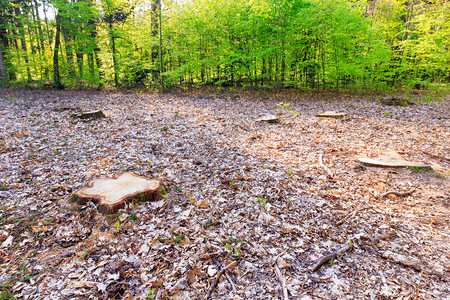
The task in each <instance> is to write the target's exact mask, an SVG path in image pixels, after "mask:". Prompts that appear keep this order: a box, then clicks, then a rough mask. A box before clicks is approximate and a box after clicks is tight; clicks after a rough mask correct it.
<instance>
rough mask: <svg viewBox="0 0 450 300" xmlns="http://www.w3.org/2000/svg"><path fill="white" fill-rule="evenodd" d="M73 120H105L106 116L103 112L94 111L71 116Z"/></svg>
mask: <svg viewBox="0 0 450 300" xmlns="http://www.w3.org/2000/svg"><path fill="white" fill-rule="evenodd" d="M71 117H72V118H78V119H83V120H86V119H93V120H96V119H100V118H104V117H105V114H104V113H103V112H102V111H101V110H93V111H85V112H82V113H79V114H73V115H71Z"/></svg>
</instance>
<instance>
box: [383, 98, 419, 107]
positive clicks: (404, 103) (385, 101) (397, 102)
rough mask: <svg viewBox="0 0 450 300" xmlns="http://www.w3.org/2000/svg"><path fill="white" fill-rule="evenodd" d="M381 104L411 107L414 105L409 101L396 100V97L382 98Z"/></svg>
mask: <svg viewBox="0 0 450 300" xmlns="http://www.w3.org/2000/svg"><path fill="white" fill-rule="evenodd" d="M381 104H384V105H388V106H410V105H411V106H412V105H415V104H416V103H414V102H413V101H409V100H408V99H402V98H396V97H384V98H383V99H381Z"/></svg>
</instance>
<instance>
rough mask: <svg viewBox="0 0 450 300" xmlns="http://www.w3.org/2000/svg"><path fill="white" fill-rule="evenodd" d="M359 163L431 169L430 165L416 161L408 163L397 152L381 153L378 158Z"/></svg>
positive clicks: (362, 160) (359, 160)
mask: <svg viewBox="0 0 450 300" xmlns="http://www.w3.org/2000/svg"><path fill="white" fill-rule="evenodd" d="M358 162H360V163H363V164H366V165H371V166H375V167H418V168H430V166H429V165H427V164H423V163H420V162H416V161H407V160H406V159H405V158H404V157H403V156H401V155H400V154H398V153H397V152H395V151H387V152H383V153H381V155H379V156H378V157H376V158H368V157H362V158H359V159H358Z"/></svg>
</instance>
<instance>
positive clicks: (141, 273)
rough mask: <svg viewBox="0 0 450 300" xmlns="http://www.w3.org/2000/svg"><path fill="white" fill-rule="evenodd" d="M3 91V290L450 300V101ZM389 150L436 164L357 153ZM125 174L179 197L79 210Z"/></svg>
mask: <svg viewBox="0 0 450 300" xmlns="http://www.w3.org/2000/svg"><path fill="white" fill-rule="evenodd" d="M0 92H1V95H0V104H1V108H0V205H1V207H0V209H1V210H0V244H1V245H0V264H1V269H0V270H1V271H0V283H1V290H2V291H3V292H2V294H1V295H2V296H4V297H6V295H8V294H9V295H11V297H12V294H13V293H15V296H14V297H16V298H24V299H49V298H52V299H113V298H114V299H147V298H148V299H152V298H156V299H205V298H207V297H210V298H211V299H274V298H276V299H288V298H289V299H369V298H370V299H392V298H402V299H433V298H434V299H446V298H447V297H450V285H449V281H448V278H450V270H449V266H450V251H449V249H450V242H449V241H450V238H449V236H450V226H449V225H450V222H449V221H450V142H449V141H450V116H449V115H448V112H449V111H450V110H449V108H450V106H449V100H450V99H446V101H444V102H417V103H416V105H414V106H411V107H401V106H384V105H382V104H380V103H379V101H378V100H377V99H376V98H374V97H369V96H367V97H364V96H354V95H345V94H341V95H332V96H330V95H326V94H295V93H293V92H289V93H287V92H284V93H264V92H258V91H255V92H248V91H247V92H234V93H220V94H219V93H216V94H209V95H205V94H200V93H197V94H195V93H189V94H150V93H134V92H118V91H104V92H89V91H58V92H56V91H41V90H33V91H29V90H5V89H3V90H0ZM280 102H282V103H290V105H289V106H284V109H282V107H283V105H277V104H279V103H280ZM77 108H79V109H81V110H83V111H95V110H97V109H100V110H102V111H103V113H104V114H105V115H106V118H99V119H95V120H89V119H87V120H81V119H77V118H72V117H71V115H72V114H74V113H77V112H79V111H77ZM277 109H278V112H277ZM325 111H337V112H344V113H347V116H345V117H344V118H342V119H333V118H331V119H328V118H317V117H315V115H316V114H318V113H322V112H325ZM277 113H278V116H279V118H280V123H275V124H269V123H266V122H256V121H255V120H256V119H258V118H259V117H260V116H262V115H264V114H277ZM386 150H393V151H397V152H399V153H401V154H402V155H403V156H404V157H405V158H406V159H408V160H411V161H418V162H422V163H427V164H429V165H431V166H432V169H421V168H380V167H367V166H364V165H361V164H359V163H357V162H356V160H357V158H358V157H359V156H360V155H366V156H369V157H376V156H377V155H379V154H380V153H382V152H383V151H386ZM320 160H322V165H321V164H320V163H319V161H320ZM125 171H128V172H135V173H136V174H139V175H142V176H146V177H148V178H152V179H158V180H161V182H162V183H163V184H164V185H165V187H166V190H167V192H168V193H167V194H166V195H164V196H163V198H162V199H160V200H157V201H153V202H143V203H137V202H136V203H129V204H128V205H127V206H126V207H125V208H124V209H121V210H120V211H119V213H117V214H113V215H102V214H100V213H99V212H98V211H97V208H96V206H95V204H94V203H88V204H86V205H84V206H80V205H76V204H70V203H68V201H67V200H68V199H69V198H70V196H71V194H72V193H73V192H75V191H77V190H78V189H80V188H82V187H83V186H84V185H85V184H86V183H88V182H89V181H91V180H93V179H97V178H102V177H113V176H117V175H119V174H121V173H123V172H125ZM389 191H394V192H396V193H397V194H395V193H391V194H389V195H384V196H383V194H385V193H387V192H389ZM338 249H344V250H343V251H341V253H339V254H338V255H336V256H335V257H334V258H332V259H331V260H330V261H328V262H325V263H324V264H323V265H320V266H319V267H317V270H315V271H312V270H311V269H312V266H314V264H315V263H316V262H317V261H318V260H319V259H320V258H322V257H324V256H325V255H328V254H330V253H333V252H334V251H336V250H338ZM225 266H228V268H227V269H226V270H225ZM216 283H217V284H216Z"/></svg>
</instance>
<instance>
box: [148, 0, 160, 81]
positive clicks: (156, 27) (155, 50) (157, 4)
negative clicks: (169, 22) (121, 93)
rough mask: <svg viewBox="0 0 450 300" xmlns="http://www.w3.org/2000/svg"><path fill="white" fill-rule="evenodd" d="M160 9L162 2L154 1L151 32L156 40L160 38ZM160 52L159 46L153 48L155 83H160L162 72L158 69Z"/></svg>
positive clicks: (153, 76)
mask: <svg viewBox="0 0 450 300" xmlns="http://www.w3.org/2000/svg"><path fill="white" fill-rule="evenodd" d="M160 7H161V0H152V4H151V10H152V14H151V18H150V22H151V30H152V32H151V34H152V37H154V38H155V39H158V38H159V37H158V35H159V22H158V21H159V14H160V13H161V11H160ZM159 50H160V47H158V46H157V45H154V46H153V47H152V65H153V70H152V80H153V82H157V81H158V78H159V75H160V71H161V69H160V68H158V67H157V64H158V60H159ZM160 67H161V66H160ZM158 69H159V70H158Z"/></svg>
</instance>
